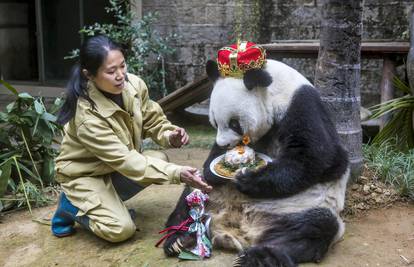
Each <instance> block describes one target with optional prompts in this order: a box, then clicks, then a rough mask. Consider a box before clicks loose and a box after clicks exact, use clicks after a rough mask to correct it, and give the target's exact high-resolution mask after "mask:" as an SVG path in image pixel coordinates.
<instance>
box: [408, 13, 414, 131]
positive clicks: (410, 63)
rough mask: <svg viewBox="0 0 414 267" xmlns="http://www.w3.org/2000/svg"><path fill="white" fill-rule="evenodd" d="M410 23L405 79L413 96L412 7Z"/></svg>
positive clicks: (413, 29)
mask: <svg viewBox="0 0 414 267" xmlns="http://www.w3.org/2000/svg"><path fill="white" fill-rule="evenodd" d="M408 19H409V21H410V30H409V34H410V51H409V52H408V55H407V77H408V85H409V86H410V88H411V92H412V94H413V95H414V6H413V7H412V8H411V12H410V14H409V16H408ZM412 126H413V129H414V111H413V121H412Z"/></svg>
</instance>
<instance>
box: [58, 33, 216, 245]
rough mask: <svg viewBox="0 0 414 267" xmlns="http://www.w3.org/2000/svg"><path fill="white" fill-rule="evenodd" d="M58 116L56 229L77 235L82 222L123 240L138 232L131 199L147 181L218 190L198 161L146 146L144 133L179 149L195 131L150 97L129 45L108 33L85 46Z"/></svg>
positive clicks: (99, 233) (103, 235)
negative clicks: (130, 69) (129, 62)
mask: <svg viewBox="0 0 414 267" xmlns="http://www.w3.org/2000/svg"><path fill="white" fill-rule="evenodd" d="M58 121H59V122H60V123H61V124H65V128H64V130H65V135H64V137H63V141H62V146H61V152H60V155H59V156H58V157H57V159H56V173H57V175H56V180H57V181H58V182H59V183H60V184H61V187H62V191H63V193H62V194H61V196H60V198H59V205H58V208H57V210H56V212H55V214H54V216H53V218H52V232H53V234H54V235H55V236H58V237H63V236H67V235H70V234H72V233H73V232H74V229H73V225H74V223H75V221H76V222H78V223H80V224H81V225H83V226H84V227H85V228H87V229H89V230H91V231H92V232H93V233H95V234H96V235H97V236H99V237H101V238H103V239H105V240H108V241H110V242H120V241H123V240H125V239H127V238H129V237H131V236H132V235H133V234H134V232H135V224H134V222H133V219H132V218H131V215H130V213H129V212H128V210H127V208H126V207H125V205H124V203H123V201H124V200H126V199H128V198H130V197H131V196H133V195H135V194H136V193H137V192H138V191H139V190H141V189H142V188H143V187H146V186H148V185H150V184H153V183H156V184H158V183H162V182H165V181H170V182H171V183H180V182H184V183H186V184H188V185H190V186H192V187H195V188H199V189H201V190H204V191H210V190H211V189H212V188H211V186H209V185H207V184H206V183H205V182H204V181H203V180H202V179H201V178H200V176H199V175H198V174H197V170H196V169H195V168H191V167H187V166H178V165H175V164H173V163H169V162H167V158H166V156H165V154H163V153H162V152H156V151H153V152H152V153H146V152H143V153H141V142H142V139H143V138H146V137H150V138H152V139H153V140H154V141H155V142H157V143H158V144H160V145H161V146H164V147H176V148H178V147H181V146H182V145H185V144H187V143H188V140H189V137H188V135H187V133H186V132H185V130H184V129H182V128H179V127H177V126H174V125H172V124H171V123H170V122H169V121H168V120H167V118H166V117H165V115H164V114H163V112H162V110H161V108H160V106H159V105H158V104H157V103H155V102H153V101H151V100H150V99H149V97H148V89H147V87H146V85H145V83H144V82H143V81H142V80H141V79H140V78H138V77H137V76H135V75H132V74H127V67H126V63H125V57H124V55H123V53H122V49H121V47H120V46H119V45H117V44H116V43H114V42H113V41H111V40H110V39H109V38H108V37H106V36H95V37H92V38H90V39H88V40H87V41H86V42H85V43H84V44H83V45H82V47H81V50H80V64H79V66H77V67H76V68H75V69H74V71H73V73H72V76H71V78H70V80H69V82H68V86H67V96H66V101H65V104H64V106H63V107H62V109H61V111H60V113H59V118H58Z"/></svg>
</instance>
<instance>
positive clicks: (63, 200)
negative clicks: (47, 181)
mask: <svg viewBox="0 0 414 267" xmlns="http://www.w3.org/2000/svg"><path fill="white" fill-rule="evenodd" d="M78 211H79V209H78V208H77V207H75V206H73V205H72V203H70V201H69V199H67V197H66V195H65V193H63V192H62V193H61V194H60V197H59V204H58V207H57V209H56V212H55V215H53V218H52V233H53V235H55V236H57V237H65V236H68V235H71V234H73V233H74V232H75V230H74V229H73V225H74V224H75V221H77V222H78V223H79V224H81V225H82V226H84V227H85V228H87V229H89V218H88V217H87V216H80V217H76V214H77V213H78Z"/></svg>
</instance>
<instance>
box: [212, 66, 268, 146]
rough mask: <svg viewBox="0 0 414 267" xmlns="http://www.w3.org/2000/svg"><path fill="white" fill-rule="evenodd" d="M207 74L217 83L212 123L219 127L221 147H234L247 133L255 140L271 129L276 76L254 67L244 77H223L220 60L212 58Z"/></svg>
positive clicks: (213, 94) (218, 140) (219, 143)
mask: <svg viewBox="0 0 414 267" xmlns="http://www.w3.org/2000/svg"><path fill="white" fill-rule="evenodd" d="M206 71H207V75H208V76H209V78H210V80H212V81H213V82H214V88H213V91H212V93H211V97H210V111H209V119H210V123H211V124H212V125H213V127H215V128H216V129H217V137H216V142H217V144H218V145H219V146H229V147H233V146H235V145H237V144H238V143H239V142H240V141H241V140H242V137H243V135H244V134H247V135H248V136H249V137H250V139H251V141H252V142H253V143H254V142H256V141H257V140H259V139H260V138H261V137H262V136H263V135H264V134H266V132H268V131H269V129H270V127H271V126H272V122H273V112H272V111H271V110H270V109H271V107H270V106H269V103H268V102H269V101H268V99H269V91H268V90H267V87H268V86H269V85H270V84H271V83H272V77H271V76H270V74H269V73H268V72H266V71H265V70H262V69H251V70H249V71H247V72H246V73H245V74H244V77H243V79H237V78H232V77H225V78H222V77H220V74H219V71H218V68H217V63H216V62H215V61H208V62H207V66H206Z"/></svg>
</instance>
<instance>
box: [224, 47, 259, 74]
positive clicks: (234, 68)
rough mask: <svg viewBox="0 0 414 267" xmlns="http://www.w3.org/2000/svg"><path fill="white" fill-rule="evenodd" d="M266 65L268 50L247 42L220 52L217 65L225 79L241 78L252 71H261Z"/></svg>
mask: <svg viewBox="0 0 414 267" xmlns="http://www.w3.org/2000/svg"><path fill="white" fill-rule="evenodd" d="M265 63H266V50H265V49H264V48H262V47H261V46H259V45H257V44H255V43H252V42H246V41H238V42H237V43H236V44H232V45H230V46H226V47H223V48H221V49H220V50H219V51H218V55H217V65H218V69H219V71H220V75H221V76H223V77H236V78H241V77H243V74H244V73H245V72H246V71H247V70H250V69H260V68H262V67H263V65H264V64H265Z"/></svg>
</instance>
